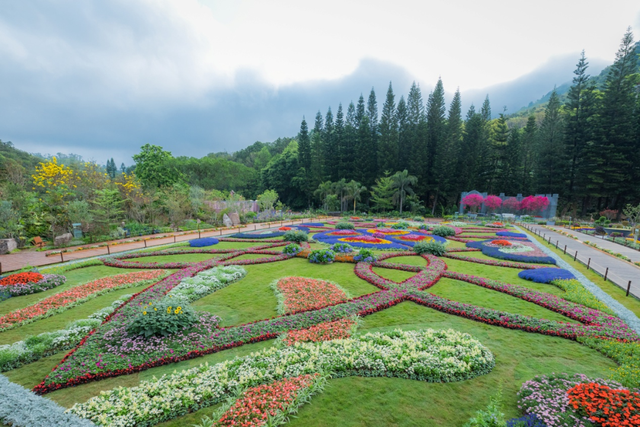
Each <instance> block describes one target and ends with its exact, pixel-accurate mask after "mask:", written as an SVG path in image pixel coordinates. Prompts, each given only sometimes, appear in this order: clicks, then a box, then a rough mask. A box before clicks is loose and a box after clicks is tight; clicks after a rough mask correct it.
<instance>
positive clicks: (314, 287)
mask: <svg viewBox="0 0 640 427" xmlns="http://www.w3.org/2000/svg"><path fill="white" fill-rule="evenodd" d="M271 287H272V288H273V290H274V291H275V292H276V297H277V298H278V313H280V314H285V313H297V312H300V311H306V310H310V309H314V308H320V307H326V306H328V305H332V304H336V303H338V302H343V301H347V300H348V299H350V298H351V296H350V295H349V294H348V293H347V291H345V290H344V289H342V288H341V287H340V286H339V285H337V284H335V283H332V282H328V281H325V280H319V279H309V278H306V277H284V278H282V279H279V280H277V281H276V282H274V283H272V284H271Z"/></svg>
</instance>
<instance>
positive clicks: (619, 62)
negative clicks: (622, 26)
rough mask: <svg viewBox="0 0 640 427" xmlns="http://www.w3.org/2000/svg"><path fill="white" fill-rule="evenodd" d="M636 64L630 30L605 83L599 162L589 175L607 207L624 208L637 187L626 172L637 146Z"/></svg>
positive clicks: (598, 135) (600, 118)
mask: <svg viewBox="0 0 640 427" xmlns="http://www.w3.org/2000/svg"><path fill="white" fill-rule="evenodd" d="M637 63H638V58H637V55H636V53H635V45H634V42H633V33H632V32H631V28H629V29H627V32H626V33H625V35H624V37H623V38H622V42H621V43H620V49H619V50H618V52H617V53H616V60H615V62H614V63H613V65H612V66H611V69H610V70H609V74H608V75H607V80H606V82H605V89H604V94H603V98H602V108H601V111H600V116H599V120H598V128H597V130H596V146H597V147H598V148H599V150H600V152H601V159H600V161H599V162H598V165H597V167H596V168H595V169H592V170H591V174H590V178H591V179H592V180H593V181H594V185H593V187H595V188H594V189H595V190H596V193H597V194H596V195H597V196H604V197H606V198H607V199H609V198H611V200H606V205H608V206H615V207H618V208H622V207H623V206H624V203H625V202H626V199H627V197H628V195H629V194H631V193H632V192H633V191H635V187H634V186H637V182H633V181H632V179H631V178H632V175H631V174H630V173H629V172H630V170H631V168H632V167H633V164H632V162H633V159H634V156H635V154H636V152H637V151H638V147H636V146H635V129H634V117H633V116H634V109H635V93H634V86H633V82H632V79H630V78H628V77H629V76H630V75H631V74H632V73H634V72H635V71H636V67H637ZM598 207H600V206H598Z"/></svg>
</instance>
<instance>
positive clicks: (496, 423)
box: [464, 392, 507, 427]
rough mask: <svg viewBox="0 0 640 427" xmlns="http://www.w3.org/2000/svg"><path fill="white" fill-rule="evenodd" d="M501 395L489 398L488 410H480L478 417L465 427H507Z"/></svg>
mask: <svg viewBox="0 0 640 427" xmlns="http://www.w3.org/2000/svg"><path fill="white" fill-rule="evenodd" d="M501 400H502V398H501V393H500V392H498V394H497V395H495V396H491V397H489V405H487V409H486V410H479V411H477V412H476V415H475V416H474V417H473V418H471V419H470V420H469V421H467V422H466V423H465V424H464V427H506V425H507V423H506V422H505V420H504V414H503V413H502V411H501V406H502V402H501Z"/></svg>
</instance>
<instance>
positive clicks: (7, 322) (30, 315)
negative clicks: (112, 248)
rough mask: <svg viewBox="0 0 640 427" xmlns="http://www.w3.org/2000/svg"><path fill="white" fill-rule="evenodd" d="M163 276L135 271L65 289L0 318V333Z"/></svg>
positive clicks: (157, 271) (155, 272)
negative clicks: (114, 291) (109, 292)
mask: <svg viewBox="0 0 640 427" xmlns="http://www.w3.org/2000/svg"><path fill="white" fill-rule="evenodd" d="M163 274H165V272H164V270H151V271H135V272H133V273H126V274H118V275H117V276H110V277H104V278H102V279H98V280H94V281H93V282H89V283H86V284H84V285H80V286H76V287H75V288H72V289H67V290H66V291H64V292H60V293H59V294H55V295H52V296H50V297H48V298H45V299H43V300H42V301H39V302H37V303H35V304H32V305H30V306H27V307H25V308H21V309H18V310H14V311H12V312H10V313H8V314H6V315H4V316H1V317H0V331H1V330H3V329H8V328H11V327H13V326H14V325H17V324H20V323H24V322H27V321H30V320H32V319H36V318H41V317H46V316H48V315H50V314H51V313H52V312H56V310H58V311H59V309H60V308H63V307H71V306H73V305H75V304H77V303H78V302H80V301H82V300H85V299H87V298H89V297H91V296H92V295H94V294H99V293H101V292H103V291H105V290H107V289H113V288H119V287H123V286H126V285H130V284H132V283H137V282H140V281H142V280H150V279H155V278H158V277H160V276H162V275H163Z"/></svg>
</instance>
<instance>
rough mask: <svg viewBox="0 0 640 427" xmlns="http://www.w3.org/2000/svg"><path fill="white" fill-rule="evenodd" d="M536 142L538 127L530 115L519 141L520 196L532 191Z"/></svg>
mask: <svg viewBox="0 0 640 427" xmlns="http://www.w3.org/2000/svg"><path fill="white" fill-rule="evenodd" d="M537 140H538V126H537V125H536V118H535V116H533V115H531V116H529V118H528V119H527V125H526V126H525V128H524V131H523V133H522V139H521V140H520V152H521V154H520V155H521V160H520V161H521V164H522V167H521V169H520V170H521V175H520V177H521V178H520V180H521V181H520V182H521V187H520V192H521V193H522V194H531V193H533V189H534V177H533V169H534V166H535V152H536V142H537Z"/></svg>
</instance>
